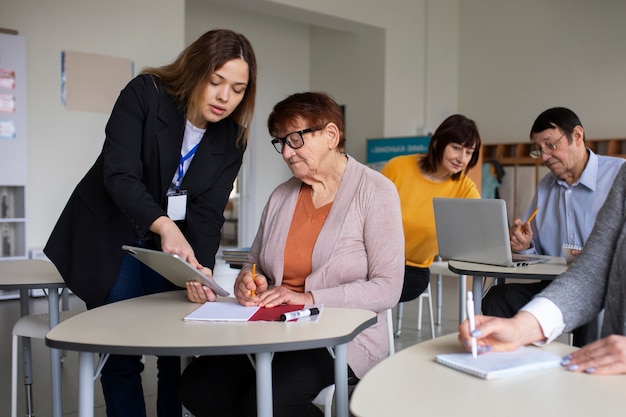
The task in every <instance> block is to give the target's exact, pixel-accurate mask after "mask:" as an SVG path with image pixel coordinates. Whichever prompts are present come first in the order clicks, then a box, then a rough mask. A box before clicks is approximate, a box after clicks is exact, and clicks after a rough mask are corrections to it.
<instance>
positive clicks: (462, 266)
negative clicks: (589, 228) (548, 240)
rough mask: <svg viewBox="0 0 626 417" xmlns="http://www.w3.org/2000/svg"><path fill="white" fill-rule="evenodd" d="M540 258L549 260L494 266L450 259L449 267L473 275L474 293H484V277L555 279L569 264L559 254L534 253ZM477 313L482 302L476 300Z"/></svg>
mask: <svg viewBox="0 0 626 417" xmlns="http://www.w3.org/2000/svg"><path fill="white" fill-rule="evenodd" d="M533 256H537V257H539V258H546V259H548V262H544V263H539V264H533V265H528V266H519V267H515V268H511V267H506V266H494V265H486V264H479V263H475V262H464V261H453V260H449V261H448V268H450V271H452V272H454V273H455V274H459V275H472V276H473V280H472V291H473V293H474V294H481V295H482V290H483V289H482V282H483V278H485V277H491V278H502V279H506V278H514V279H528V280H553V279H554V278H556V277H557V276H559V275H560V274H562V273H563V272H565V271H567V268H568V265H567V263H566V262H565V258H562V257H559V256H540V255H533ZM474 299H475V300H478V298H477V296H474ZM474 306H475V310H476V314H480V312H481V303H479V302H476V303H475V304H474ZM461 308H462V311H465V303H464V302H462V304H461Z"/></svg>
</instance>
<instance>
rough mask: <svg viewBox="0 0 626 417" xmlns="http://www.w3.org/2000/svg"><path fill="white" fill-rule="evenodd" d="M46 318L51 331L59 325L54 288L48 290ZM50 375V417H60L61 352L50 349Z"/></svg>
mask: <svg viewBox="0 0 626 417" xmlns="http://www.w3.org/2000/svg"><path fill="white" fill-rule="evenodd" d="M48 318H49V320H50V328H51V329H52V328H53V327H54V326H56V325H57V324H59V293H58V292H57V290H56V288H49V289H48ZM50 374H51V377H52V387H51V388H52V415H53V416H54V417H62V416H63V402H62V401H63V400H62V396H61V395H62V394H61V351H60V350H59V349H52V348H51V349H50Z"/></svg>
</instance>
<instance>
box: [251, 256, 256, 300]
mask: <svg viewBox="0 0 626 417" xmlns="http://www.w3.org/2000/svg"><path fill="white" fill-rule="evenodd" d="M255 278H256V264H252V280H253V281H254V279H255ZM250 297H254V290H252V291H250Z"/></svg>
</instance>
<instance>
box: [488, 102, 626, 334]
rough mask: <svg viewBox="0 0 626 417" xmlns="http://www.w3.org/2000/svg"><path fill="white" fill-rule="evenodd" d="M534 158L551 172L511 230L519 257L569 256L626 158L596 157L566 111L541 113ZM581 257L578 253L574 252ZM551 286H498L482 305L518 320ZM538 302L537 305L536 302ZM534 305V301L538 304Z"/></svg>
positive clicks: (533, 135) (589, 328)
mask: <svg viewBox="0 0 626 417" xmlns="http://www.w3.org/2000/svg"><path fill="white" fill-rule="evenodd" d="M530 140H531V142H532V145H533V149H532V151H531V152H530V156H531V157H533V158H541V160H542V161H543V163H544V165H545V166H546V167H547V168H548V169H549V170H550V173H548V174H547V175H546V176H545V177H543V178H542V179H541V181H540V182H539V184H537V190H536V192H535V196H534V198H533V200H532V202H531V203H530V206H529V207H528V211H527V212H526V216H525V217H524V218H526V219H530V217H531V213H533V212H535V210H537V209H538V211H537V212H536V216H535V217H534V221H532V222H531V221H529V220H528V221H526V223H524V222H523V221H522V220H521V219H515V221H514V224H513V225H512V226H511V231H510V239H511V249H512V250H513V251H515V252H519V253H528V254H539V255H549V256H563V255H564V254H563V245H570V246H574V247H581V248H582V247H583V246H584V244H585V241H586V240H587V237H588V236H589V234H590V233H591V230H592V228H593V225H594V223H595V221H596V216H597V214H598V211H599V210H600V207H602V204H603V203H604V200H605V199H606V197H607V195H608V193H609V191H610V190H611V185H612V184H613V180H614V179H615V176H616V175H617V173H618V171H619V170H620V167H621V166H622V164H623V163H624V162H625V161H626V160H624V159H622V158H616V157H611V156H601V155H596V154H595V153H594V152H593V151H591V150H590V149H588V148H587V147H586V145H585V130H584V129H583V126H582V123H581V122H580V120H579V118H578V116H576V114H575V113H574V112H573V111H571V110H569V109H567V108H564V107H555V108H551V109H548V110H546V111H544V112H543V113H541V114H540V115H539V116H538V117H537V119H536V120H535V123H534V124H533V126H532V128H531V130H530ZM574 254H576V253H574ZM549 283H550V281H539V282H533V283H526V284H522V283H515V284H503V285H496V286H494V287H492V288H491V289H490V290H489V291H488V292H487V294H486V295H485V297H484V298H483V300H482V310H483V313H484V314H486V315H489V316H498V317H513V316H514V315H515V314H516V313H517V312H518V311H519V310H520V309H521V308H522V307H524V306H525V305H526V304H527V303H528V302H529V301H530V300H531V299H532V298H533V297H534V296H535V295H536V294H538V293H539V292H541V290H543V289H544V288H545V287H547V286H548V285H549ZM535 301H536V300H535ZM535 301H534V302H535ZM596 338H597V328H596V326H595V323H588V324H587V325H585V326H582V327H580V328H578V329H576V330H575V331H574V344H575V345H576V346H583V345H585V344H587V343H589V342H591V341H593V340H595V339H596Z"/></svg>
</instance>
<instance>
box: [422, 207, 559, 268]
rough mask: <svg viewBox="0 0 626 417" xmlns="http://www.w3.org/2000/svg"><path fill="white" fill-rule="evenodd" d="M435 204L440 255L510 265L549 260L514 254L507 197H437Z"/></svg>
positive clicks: (515, 265)
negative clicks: (503, 198)
mask: <svg viewBox="0 0 626 417" xmlns="http://www.w3.org/2000/svg"><path fill="white" fill-rule="evenodd" d="M433 208H434V210H435V225H436V227H437V241H438V244H439V255H440V256H441V257H443V258H447V259H453V260H457V261H467V262H476V263H480V264H488V265H497V266H510V267H518V266H526V265H530V264H535V263H540V262H546V261H547V259H545V258H539V257H536V256H529V255H522V254H511V243H510V241H509V222H508V218H507V213H506V202H505V201H504V200H500V199H476V198H433Z"/></svg>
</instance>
